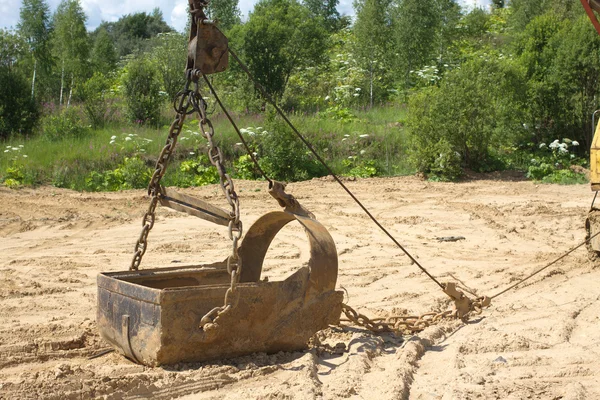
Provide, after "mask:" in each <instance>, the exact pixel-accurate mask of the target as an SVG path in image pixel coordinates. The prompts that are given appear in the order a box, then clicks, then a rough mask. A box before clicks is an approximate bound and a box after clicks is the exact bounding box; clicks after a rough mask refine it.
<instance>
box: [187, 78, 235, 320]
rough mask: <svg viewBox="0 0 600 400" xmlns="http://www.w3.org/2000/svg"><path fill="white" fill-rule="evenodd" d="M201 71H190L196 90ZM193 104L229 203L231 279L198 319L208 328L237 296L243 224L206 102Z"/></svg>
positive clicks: (210, 158) (229, 265)
mask: <svg viewBox="0 0 600 400" xmlns="http://www.w3.org/2000/svg"><path fill="white" fill-rule="evenodd" d="M201 75H202V73H201V72H200V71H193V72H192V76H193V77H194V79H195V81H194V84H195V90H196V92H198V77H199V76H201ZM200 99H201V97H200ZM193 106H194V109H195V110H196V111H197V112H198V114H199V115H200V122H199V126H200V132H201V133H202V136H203V137H204V138H205V139H206V141H207V142H208V159H209V160H210V163H211V164H212V165H214V166H215V168H216V169H217V172H218V173H219V184H220V186H221V190H222V191H223V194H224V195H225V199H227V203H229V206H230V207H231V210H230V212H229V215H230V220H229V225H228V227H227V233H228V235H229V239H230V240H231V255H230V256H229V257H228V258H227V272H228V273H229V275H230V283H229V288H228V289H227V291H226V292H225V300H224V302H223V305H222V306H220V307H215V308H213V309H212V310H210V311H209V312H208V313H207V314H206V315H205V316H204V317H203V318H202V319H201V320H200V328H201V329H204V330H205V331H208V330H211V329H214V328H216V326H217V320H218V318H219V317H221V316H222V315H224V314H225V313H227V312H228V311H229V310H230V309H231V308H233V307H235V306H236V305H237V302H238V300H239V293H238V292H237V284H238V283H239V281H240V273H241V270H242V261H241V259H240V256H239V254H238V243H239V240H240V238H241V237H242V232H243V227H242V221H241V220H240V200H239V197H238V195H237V193H236V192H235V187H234V184H233V180H232V179H231V176H230V175H229V174H228V173H227V171H226V170H225V165H224V162H225V159H224V157H223V152H222V151H221V149H220V148H219V147H218V146H217V145H215V143H214V140H213V139H214V135H215V131H214V127H213V124H212V122H211V121H210V119H208V116H207V114H206V102H205V101H204V100H201V101H199V102H195V103H194V104H193Z"/></svg>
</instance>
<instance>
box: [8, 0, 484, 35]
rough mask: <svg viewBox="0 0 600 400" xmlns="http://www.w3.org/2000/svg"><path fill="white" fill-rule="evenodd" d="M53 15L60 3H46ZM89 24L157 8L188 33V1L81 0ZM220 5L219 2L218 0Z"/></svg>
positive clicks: (11, 19)
mask: <svg viewBox="0 0 600 400" xmlns="http://www.w3.org/2000/svg"><path fill="white" fill-rule="evenodd" d="M47 1H48V4H49V6H50V11H51V12H52V13H53V12H54V11H55V10H56V7H57V6H58V4H59V3H60V0H47ZM80 1H81V5H82V7H83V10H84V11H85V13H86V15H87V17H88V21H87V27H88V29H90V30H93V29H95V28H96V27H97V26H98V25H99V24H100V22H102V21H109V22H112V21H116V20H118V19H119V18H120V17H121V16H122V15H125V14H132V13H136V12H147V13H150V12H152V10H153V9H154V8H155V7H158V8H160V9H161V10H162V12H163V15H164V19H165V21H166V22H167V23H168V24H170V25H171V26H172V27H173V28H175V29H177V30H180V31H181V30H183V29H185V26H186V23H187V15H186V8H187V3H188V2H187V0H80ZM215 1H218V0H215ZM257 1H258V0H240V1H239V7H240V11H241V12H242V16H243V18H244V19H245V18H246V17H247V16H248V13H249V12H250V11H252V9H253V8H254V4H256V3H257ZM352 2H353V0H339V5H338V11H339V12H340V14H342V15H354V8H353V6H352ZM460 2H461V3H462V4H463V5H464V6H466V7H468V8H471V7H473V6H480V7H481V6H483V7H487V6H489V4H490V0H460ZM21 4H22V0H0V28H9V27H11V26H12V27H16V25H17V23H18V22H19V9H20V8H21Z"/></svg>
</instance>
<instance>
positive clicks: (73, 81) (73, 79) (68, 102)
mask: <svg viewBox="0 0 600 400" xmlns="http://www.w3.org/2000/svg"><path fill="white" fill-rule="evenodd" d="M74 83H75V77H74V76H73V75H72V74H71V87H70V88H69V99H68V100H67V108H69V106H70V105H71V95H72V94H73V84H74Z"/></svg>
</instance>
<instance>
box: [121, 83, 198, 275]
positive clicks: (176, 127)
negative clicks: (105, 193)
mask: <svg viewBox="0 0 600 400" xmlns="http://www.w3.org/2000/svg"><path fill="white" fill-rule="evenodd" d="M190 78H191V76H190V75H189V74H188V80H187V82H186V84H185V87H184V89H183V90H182V91H180V92H179V93H177V96H175V100H174V102H173V108H174V109H175V112H176V113H177V114H176V115H175V120H174V121H173V123H172V124H171V127H170V128H169V136H167V141H166V143H165V146H164V147H163V149H162V151H161V152H160V155H159V156H158V160H156V168H155V169H154V173H153V174H152V178H151V179H150V183H149V184H148V194H149V195H150V196H151V197H152V198H151V200H150V206H149V207H148V211H146V214H144V218H143V219H142V232H141V233H140V237H139V239H138V240H137V242H136V244H135V248H134V254H133V260H131V265H130V266H129V270H130V271H137V270H138V268H139V267H140V264H141V263H142V257H143V256H144V254H145V253H146V248H147V247H148V234H149V233H150V230H151V229H152V227H153V226H154V221H155V219H156V206H157V204H158V200H159V196H160V193H161V189H160V181H161V179H162V177H163V176H164V175H165V172H166V170H167V164H168V163H169V160H170V159H171V156H172V155H173V151H174V150H175V144H176V143H177V138H178V136H179V133H180V132H181V129H182V127H183V122H184V121H185V116H186V115H188V114H190V112H189V111H188V110H189V109H190V106H191V105H192V104H196V103H197V102H198V97H197V93H195V92H193V91H191V90H189V85H190V81H191V80H190Z"/></svg>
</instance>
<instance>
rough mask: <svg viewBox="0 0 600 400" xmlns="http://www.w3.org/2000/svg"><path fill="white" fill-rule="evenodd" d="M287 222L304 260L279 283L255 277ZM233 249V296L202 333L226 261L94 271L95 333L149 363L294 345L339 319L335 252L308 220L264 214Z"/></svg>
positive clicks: (225, 278) (218, 296) (224, 284)
mask: <svg viewBox="0 0 600 400" xmlns="http://www.w3.org/2000/svg"><path fill="white" fill-rule="evenodd" d="M294 220H297V221H298V222H300V224H301V225H302V226H303V227H304V228H305V231H306V234H307V237H308V240H309V244H310V259H309V262H308V266H307V267H301V268H300V269H299V270H298V271H296V272H295V273H294V274H292V275H291V276H289V277H288V278H287V279H285V280H283V281H280V282H267V281H261V280H260V275H261V271H262V264H263V261H264V258H265V255H266V252H267V250H268V248H269V245H270V244H271V241H272V240H273V238H274V237H275V235H276V234H277V232H279V231H280V230H281V228H283V226H285V225H286V224H287V223H289V222H291V221H294ZM239 254H240V258H241V259H242V260H243V268H242V274H241V278H240V283H239V284H238V286H237V289H236V291H237V292H238V293H239V301H238V303H237V305H236V306H235V307H233V308H232V309H231V310H230V311H229V312H228V313H226V314H224V315H223V316H222V317H221V318H220V319H219V323H218V328H217V329H215V330H209V331H205V330H203V329H201V328H200V320H201V319H202V317H203V316H204V315H205V314H206V313H207V312H208V311H210V310H211V309H213V308H214V307H217V306H220V305H222V304H223V297H224V295H225V292H226V291H227V289H228V288H229V281H230V277H229V274H228V272H227V269H226V262H219V263H214V264H206V265H197V266H186V267H171V268H159V269H149V270H141V271H126V272H111V273H101V274H99V276H98V327H99V329H100V333H101V335H102V337H103V338H104V339H105V340H107V341H108V342H110V343H111V344H112V345H114V346H115V348H116V349H117V350H118V351H120V352H121V353H123V354H124V355H125V356H127V357H128V358H130V359H132V360H134V361H136V362H138V363H140V364H144V365H149V366H156V365H161V364H172V363H177V362H194V361H206V360H211V359H220V358H230V357H236V356H241V355H245V354H250V353H255V352H266V353H274V352H278V351H296V350H301V349H304V348H306V342H307V340H308V339H309V338H310V337H311V336H312V335H313V334H314V333H316V332H317V331H319V330H321V329H324V328H326V327H328V326H329V325H331V324H337V323H338V322H339V318H340V313H341V303H342V299H343V292H341V291H336V290H335V283H336V280H337V267H338V261H337V252H336V249H335V244H334V242H333V239H332V238H331V235H329V233H328V232H327V230H326V229H325V227H323V225H321V224H320V223H319V222H318V221H316V220H315V219H314V218H312V217H311V216H300V215H296V214H293V213H291V212H280V211H277V212H271V213H268V214H266V215H264V216H263V217H261V218H259V220H258V221H256V223H255V224H254V225H253V226H252V227H251V228H250V229H249V230H248V232H247V234H246V236H245V238H244V241H243V243H242V245H241V247H240V249H239Z"/></svg>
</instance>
